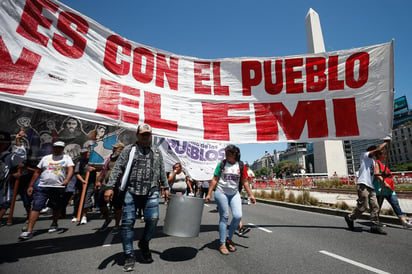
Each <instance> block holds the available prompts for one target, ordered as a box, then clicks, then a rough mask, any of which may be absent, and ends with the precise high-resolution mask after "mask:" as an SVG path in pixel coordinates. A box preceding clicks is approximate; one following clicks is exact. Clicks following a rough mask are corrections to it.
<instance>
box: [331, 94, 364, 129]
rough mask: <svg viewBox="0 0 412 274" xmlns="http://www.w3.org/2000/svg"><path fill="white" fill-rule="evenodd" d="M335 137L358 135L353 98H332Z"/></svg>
mask: <svg viewBox="0 0 412 274" xmlns="http://www.w3.org/2000/svg"><path fill="white" fill-rule="evenodd" d="M333 114H334V117H335V127H336V137H345V136H359V126H358V117H357V114H356V101H355V98H346V99H333Z"/></svg>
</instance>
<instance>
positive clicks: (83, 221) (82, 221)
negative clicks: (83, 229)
mask: <svg viewBox="0 0 412 274" xmlns="http://www.w3.org/2000/svg"><path fill="white" fill-rule="evenodd" d="M80 224H81V225H85V224H87V218H86V216H83V217H82V219H81V221H80Z"/></svg>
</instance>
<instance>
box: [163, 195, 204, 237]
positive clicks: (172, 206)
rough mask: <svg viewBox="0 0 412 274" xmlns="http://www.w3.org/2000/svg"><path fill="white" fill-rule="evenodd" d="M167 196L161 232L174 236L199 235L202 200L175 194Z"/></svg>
mask: <svg viewBox="0 0 412 274" xmlns="http://www.w3.org/2000/svg"><path fill="white" fill-rule="evenodd" d="M169 198H170V200H169V203H168V206H167V211H166V217H165V223H164V226H163V233H165V234H167V235H170V236H176V237H197V236H199V230H200V223H201V221H202V213H203V205H204V200H203V199H201V198H196V197H191V196H179V195H175V194H170V195H169Z"/></svg>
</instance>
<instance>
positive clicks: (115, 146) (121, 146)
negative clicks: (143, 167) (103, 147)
mask: <svg viewBox="0 0 412 274" xmlns="http://www.w3.org/2000/svg"><path fill="white" fill-rule="evenodd" d="M112 147H113V148H124V144H123V143H121V142H119V143H116V144H114V145H113V146H112Z"/></svg>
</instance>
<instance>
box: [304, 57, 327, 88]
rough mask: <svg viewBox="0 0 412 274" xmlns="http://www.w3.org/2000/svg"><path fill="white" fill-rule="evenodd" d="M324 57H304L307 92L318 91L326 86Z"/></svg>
mask: <svg viewBox="0 0 412 274" xmlns="http://www.w3.org/2000/svg"><path fill="white" fill-rule="evenodd" d="M325 70H326V64H325V58H322V57H313V58H307V59H306V89H307V91H308V92H318V91H322V90H324V89H325V88H326V79H327V77H326V74H325Z"/></svg>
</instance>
